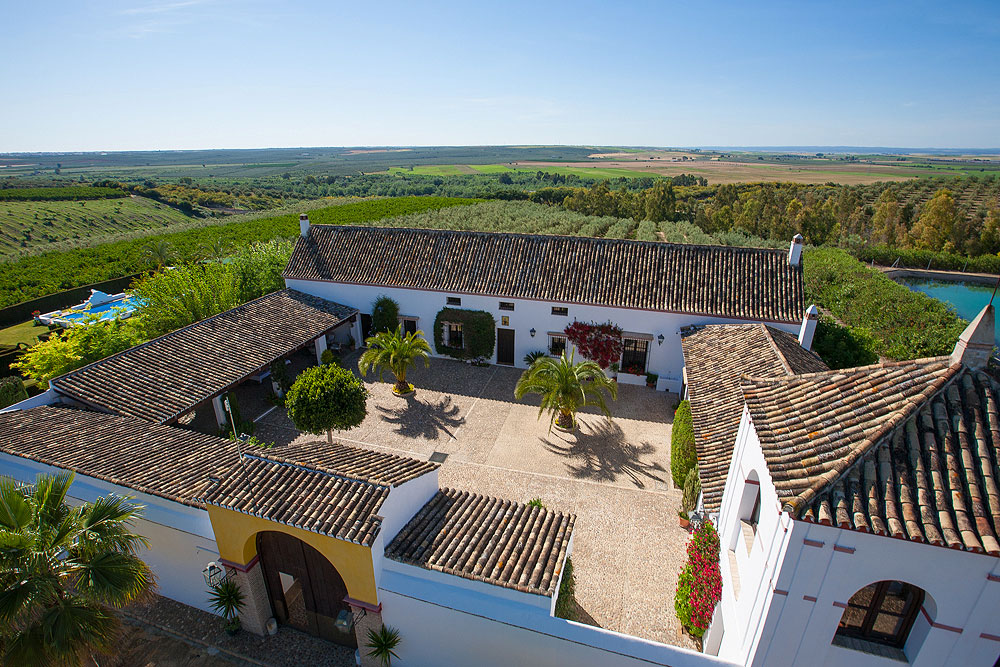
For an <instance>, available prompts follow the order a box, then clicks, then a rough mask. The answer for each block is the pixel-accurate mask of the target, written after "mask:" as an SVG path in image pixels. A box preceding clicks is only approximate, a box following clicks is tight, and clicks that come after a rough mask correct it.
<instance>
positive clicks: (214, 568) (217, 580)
mask: <svg viewBox="0 0 1000 667" xmlns="http://www.w3.org/2000/svg"><path fill="white" fill-rule="evenodd" d="M201 575H202V576H203V577H205V583H206V584H208V586H209V588H214V587H216V586H218V585H219V584H221V583H222V580H223V579H225V578H226V572H225V570H223V569H222V568H221V567H219V564H218V563H216V562H215V561H214V560H213V561H212V562H211V563H209V564H208V565H206V566H205V569H204V570H202V571H201Z"/></svg>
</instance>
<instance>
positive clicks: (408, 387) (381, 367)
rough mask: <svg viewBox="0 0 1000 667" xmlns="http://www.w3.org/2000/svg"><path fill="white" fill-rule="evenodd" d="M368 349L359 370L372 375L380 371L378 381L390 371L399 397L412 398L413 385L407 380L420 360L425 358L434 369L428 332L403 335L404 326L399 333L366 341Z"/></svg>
mask: <svg viewBox="0 0 1000 667" xmlns="http://www.w3.org/2000/svg"><path fill="white" fill-rule="evenodd" d="M365 345H367V346H368V349H367V350H365V353H364V354H362V355H361V359H359V360H358V370H359V371H361V374H362V375H368V372H369V371H370V370H372V369H377V370H378V379H379V380H381V379H382V374H383V373H384V372H385V371H389V372H390V373H392V374H393V375H394V376H395V378H396V384H395V386H393V388H392V393H394V394H395V395H396V396H411V395H412V394H413V392H414V391H415V390H414V388H413V385H412V384H410V383H408V382H407V381H406V371H407V369H408V368H409V367H410V366H412V365H413V363H414V362H415V361H417V359H423V362H424V366H425V367H427V366H430V352H431V346H430V345H428V344H427V341H426V340H424V332H423V331H417V332H416V333H408V334H406V335H405V336H404V335H403V326H402V325H400V326H399V327H397V328H396V330H395V331H383V332H381V333H377V334H375V335H374V336H372V337H371V338H369V339H368V340H366V341H365Z"/></svg>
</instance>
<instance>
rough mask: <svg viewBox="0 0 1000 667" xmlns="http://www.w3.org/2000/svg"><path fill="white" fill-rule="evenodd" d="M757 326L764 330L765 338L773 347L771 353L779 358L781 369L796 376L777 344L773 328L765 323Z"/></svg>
mask: <svg viewBox="0 0 1000 667" xmlns="http://www.w3.org/2000/svg"><path fill="white" fill-rule="evenodd" d="M757 326H759V327H761V328H762V329H763V330H764V338H765V339H767V343H768V345H770V346H771V351H772V352H774V354H775V355H776V356H777V357H778V362H779V363H780V364H781V367H782V368H784V369H785V373H786V374H787V375H795V371H793V370H792V366H791V364H789V363H788V359H786V358H785V355H784V354H783V353H782V352H781V349H780V348H779V347H778V344H777V343H776V342H775V340H774V335H773V334H772V332H771V327H769V326H767V325H766V324H763V323H761V324H758V325H757Z"/></svg>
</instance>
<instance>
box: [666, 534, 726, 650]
mask: <svg viewBox="0 0 1000 667" xmlns="http://www.w3.org/2000/svg"><path fill="white" fill-rule="evenodd" d="M687 554H688V560H687V563H685V564H684V567H683V568H682V569H681V573H680V577H678V579H677V594H676V595H675V596H674V609H675V611H676V612H677V618H678V619H680V622H681V625H683V626H684V629H685V630H687V631H688V632H689V633H690V634H691V635H693V636H695V637H701V636H702V635H703V634H705V630H707V629H708V626H709V624H711V622H712V614H713V613H714V612H715V605H716V604H718V602H719V600H720V599H721V598H722V572H721V571H720V570H719V534H718V533H717V532H716V530H715V526H713V525H712V522H711V521H705V523H703V524H702V525H701V528H699V529H698V530H696V531H695V533H694V536H693V537H692V538H691V541H690V542H689V543H688V549H687Z"/></svg>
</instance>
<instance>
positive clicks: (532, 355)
mask: <svg viewBox="0 0 1000 667" xmlns="http://www.w3.org/2000/svg"><path fill="white" fill-rule="evenodd" d="M547 356H549V353H548V352H546V351H545V350H535V351H534V352H529V353H528V354H526V355H524V363H526V364H527V365H528V366H531V365H532V364H533V363H535V362H536V361H538V360H539V359H544V358H545V357H547Z"/></svg>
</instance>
